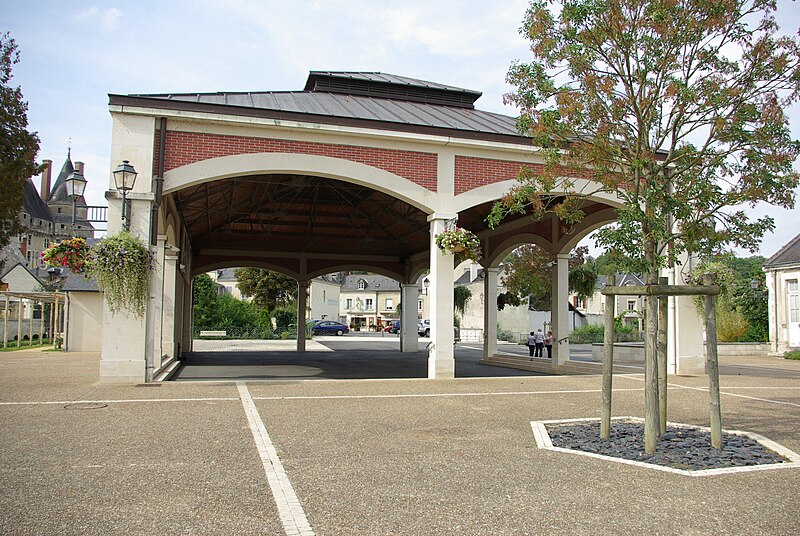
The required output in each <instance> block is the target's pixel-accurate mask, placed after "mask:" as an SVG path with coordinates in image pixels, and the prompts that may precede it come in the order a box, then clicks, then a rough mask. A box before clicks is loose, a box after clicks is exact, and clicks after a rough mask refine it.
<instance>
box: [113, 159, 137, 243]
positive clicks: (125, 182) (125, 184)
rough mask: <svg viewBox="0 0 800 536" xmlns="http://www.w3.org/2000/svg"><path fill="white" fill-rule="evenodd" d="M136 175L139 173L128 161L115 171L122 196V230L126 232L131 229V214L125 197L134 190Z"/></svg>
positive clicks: (115, 183) (115, 178) (115, 182)
mask: <svg viewBox="0 0 800 536" xmlns="http://www.w3.org/2000/svg"><path fill="white" fill-rule="evenodd" d="M136 175H138V173H136V170H135V169H134V168H133V166H132V165H131V164H130V163H129V162H128V161H127V160H123V161H122V163H121V164H120V165H118V166H117V169H115V170H114V185H115V186H116V187H117V191H118V192H119V193H121V194H122V228H123V229H125V230H126V231H127V230H129V229H130V227H131V214H130V210H129V209H128V203H127V200H126V199H125V196H126V195H127V193H128V192H129V191H130V190H133V185H134V184H135V183H136Z"/></svg>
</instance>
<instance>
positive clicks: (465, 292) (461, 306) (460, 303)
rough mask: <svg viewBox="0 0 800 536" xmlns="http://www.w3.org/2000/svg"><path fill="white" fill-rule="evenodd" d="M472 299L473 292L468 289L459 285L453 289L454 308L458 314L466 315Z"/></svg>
mask: <svg viewBox="0 0 800 536" xmlns="http://www.w3.org/2000/svg"><path fill="white" fill-rule="evenodd" d="M470 298H472V291H471V290H470V289H468V288H467V287H465V286H463V285H459V286H457V287H456V288H454V289H453V307H454V309H455V310H456V312H457V313H458V314H460V315H463V314H464V312H465V311H466V310H467V302H469V300H470Z"/></svg>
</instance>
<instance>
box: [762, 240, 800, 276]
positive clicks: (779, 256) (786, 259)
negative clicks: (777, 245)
mask: <svg viewBox="0 0 800 536" xmlns="http://www.w3.org/2000/svg"><path fill="white" fill-rule="evenodd" d="M794 264H800V234H799V235H797V236H795V237H794V238H793V239H792V240H791V241H789V243H788V244H786V245H785V246H783V247H782V248H781V249H779V250H778V252H777V253H775V255H773V256H772V257H770V258H769V259H767V260H766V262H765V263H764V269H775V268H780V267H783V266H791V265H794Z"/></svg>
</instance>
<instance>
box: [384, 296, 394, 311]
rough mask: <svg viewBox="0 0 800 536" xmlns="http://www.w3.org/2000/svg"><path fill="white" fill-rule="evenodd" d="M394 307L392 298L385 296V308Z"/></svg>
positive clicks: (389, 309)
mask: <svg viewBox="0 0 800 536" xmlns="http://www.w3.org/2000/svg"><path fill="white" fill-rule="evenodd" d="M392 309H394V300H393V299H392V298H386V310H387V311H391V310H392Z"/></svg>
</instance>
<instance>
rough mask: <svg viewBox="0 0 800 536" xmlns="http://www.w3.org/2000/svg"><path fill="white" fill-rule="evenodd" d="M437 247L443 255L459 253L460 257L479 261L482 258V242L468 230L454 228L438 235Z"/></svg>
mask: <svg viewBox="0 0 800 536" xmlns="http://www.w3.org/2000/svg"><path fill="white" fill-rule="evenodd" d="M435 239H436V245H437V246H439V249H441V250H442V253H444V254H447V253H448V252H449V253H454V254H455V253H457V254H458V256H459V257H463V258H464V259H471V260H473V261H478V260H480V258H481V241H480V239H479V238H478V237H477V236H476V235H475V233H473V232H472V231H470V230H468V229H464V228H463V227H454V228H452V229H449V230H447V231H444V232H443V233H440V234H437V235H436V237H435Z"/></svg>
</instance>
